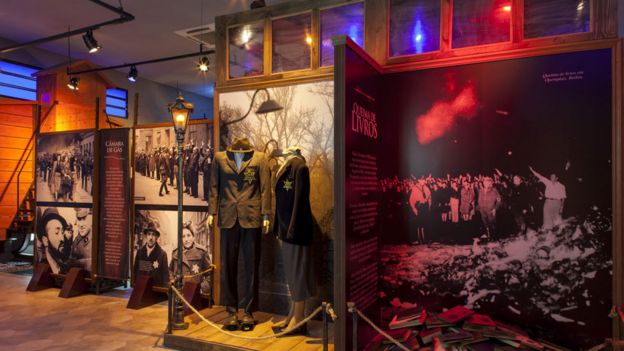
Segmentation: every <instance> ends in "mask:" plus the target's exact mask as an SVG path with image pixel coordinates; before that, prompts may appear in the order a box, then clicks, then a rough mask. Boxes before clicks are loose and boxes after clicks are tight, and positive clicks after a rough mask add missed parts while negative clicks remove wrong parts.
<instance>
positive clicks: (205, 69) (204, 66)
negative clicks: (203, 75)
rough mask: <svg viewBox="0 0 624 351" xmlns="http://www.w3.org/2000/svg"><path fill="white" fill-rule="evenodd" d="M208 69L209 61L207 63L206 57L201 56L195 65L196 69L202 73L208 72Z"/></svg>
mask: <svg viewBox="0 0 624 351" xmlns="http://www.w3.org/2000/svg"><path fill="white" fill-rule="evenodd" d="M209 67H210V61H208V57H207V56H203V57H202V58H200V59H199V62H198V63H197V68H198V69H199V70H200V71H202V72H208V68H209Z"/></svg>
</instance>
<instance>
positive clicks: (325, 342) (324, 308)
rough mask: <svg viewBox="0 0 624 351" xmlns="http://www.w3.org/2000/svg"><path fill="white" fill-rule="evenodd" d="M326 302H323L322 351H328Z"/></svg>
mask: <svg viewBox="0 0 624 351" xmlns="http://www.w3.org/2000/svg"><path fill="white" fill-rule="evenodd" d="M327 314H328V311H327V302H323V351H329V331H328V325H327V324H328V323H329V321H328V320H327Z"/></svg>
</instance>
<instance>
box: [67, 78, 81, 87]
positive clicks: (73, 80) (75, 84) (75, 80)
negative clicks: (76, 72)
mask: <svg viewBox="0 0 624 351" xmlns="http://www.w3.org/2000/svg"><path fill="white" fill-rule="evenodd" d="M79 81H80V78H78V77H70V78H69V83H67V87H68V88H69V89H71V90H78V82H79Z"/></svg>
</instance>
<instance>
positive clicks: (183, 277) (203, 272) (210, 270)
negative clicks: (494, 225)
mask: <svg viewBox="0 0 624 351" xmlns="http://www.w3.org/2000/svg"><path fill="white" fill-rule="evenodd" d="M215 268H217V266H215V265H214V264H211V265H210V267H208V269H206V270H205V271H201V272H199V273H196V274H191V275H183V276H182V279H192V278H195V277H197V276H199V275H204V274H206V273H209V272H212V271H213V270H214V269H215ZM175 281H176V279H175V277H174V278H173V279H171V280H169V285H173V284H175Z"/></svg>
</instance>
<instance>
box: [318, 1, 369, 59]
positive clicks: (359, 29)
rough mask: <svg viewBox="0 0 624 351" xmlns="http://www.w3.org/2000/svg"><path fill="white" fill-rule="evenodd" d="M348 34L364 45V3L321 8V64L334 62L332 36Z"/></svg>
mask: <svg viewBox="0 0 624 351" xmlns="http://www.w3.org/2000/svg"><path fill="white" fill-rule="evenodd" d="M337 35H348V36H349V37H350V38H351V40H353V41H354V42H356V43H357V44H358V45H359V46H361V47H364V3H363V2H360V3H356V4H351V5H346V6H340V7H334V8H330V9H326V10H321V66H331V65H333V64H334V44H333V43H332V38H333V37H335V36H337Z"/></svg>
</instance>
